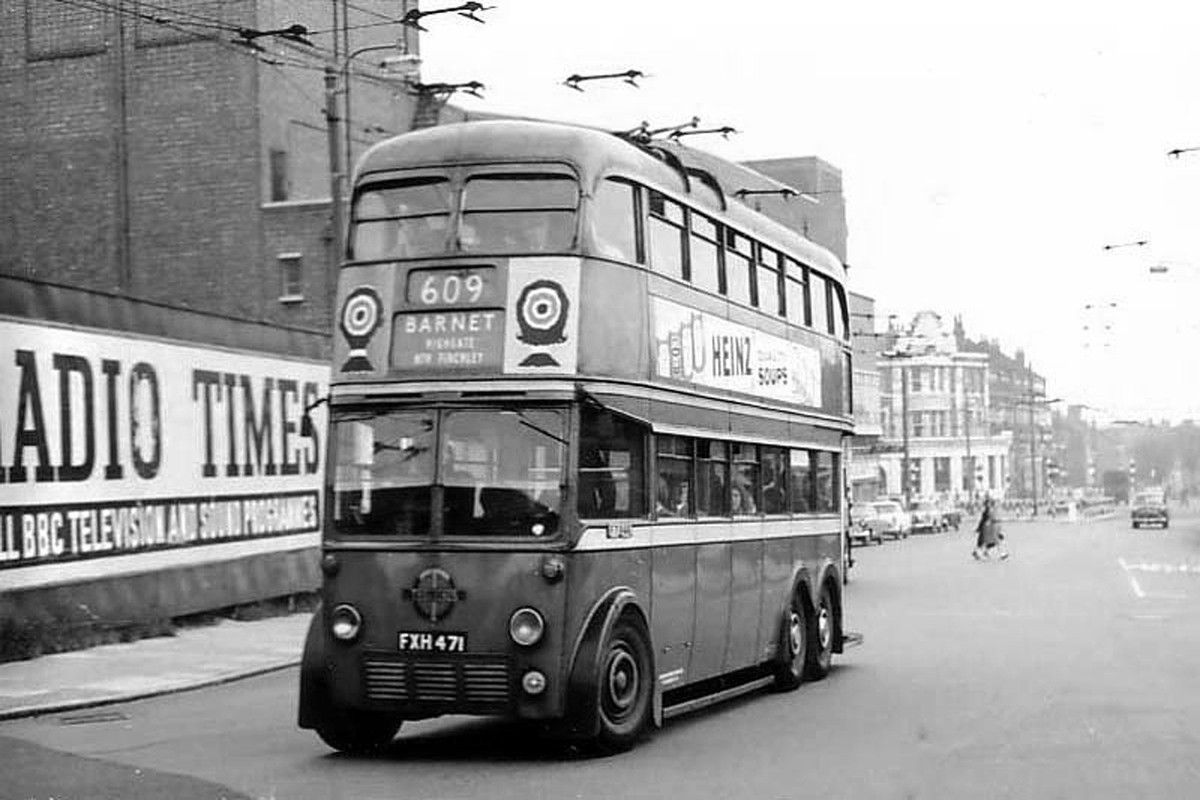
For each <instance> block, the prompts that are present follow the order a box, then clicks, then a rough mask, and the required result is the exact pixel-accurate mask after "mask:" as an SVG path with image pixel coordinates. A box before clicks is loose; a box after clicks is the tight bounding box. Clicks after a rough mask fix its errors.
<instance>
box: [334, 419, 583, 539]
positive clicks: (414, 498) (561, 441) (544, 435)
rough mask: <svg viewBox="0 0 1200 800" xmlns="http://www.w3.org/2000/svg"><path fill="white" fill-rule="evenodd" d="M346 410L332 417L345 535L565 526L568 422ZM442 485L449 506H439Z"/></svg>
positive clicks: (531, 532) (337, 519) (520, 531)
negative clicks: (436, 522) (561, 523)
mask: <svg viewBox="0 0 1200 800" xmlns="http://www.w3.org/2000/svg"><path fill="white" fill-rule="evenodd" d="M438 413H439V412H435V411H400V410H395V411H378V412H377V411H368V412H347V413H345V414H342V415H341V416H339V417H335V418H334V420H333V423H332V425H333V433H332V436H333V444H334V454H333V460H332V465H333V470H332V475H333V478H332V487H331V488H332V497H331V508H332V516H333V522H334V530H335V532H337V533H339V534H344V535H351V536H355V535H375V536H406V537H407V536H418V537H420V536H427V535H430V534H432V533H433V531H434V519H435V516H437V515H440V521H441V531H442V535H444V536H519V537H526V536H529V537H545V536H551V535H553V534H555V533H556V532H557V531H558V527H559V517H560V513H561V502H562V496H561V495H562V486H563V484H564V482H565V477H564V464H565V453H566V444H565V442H566V439H565V432H566V423H565V419H564V415H563V413H562V412H560V411H557V410H544V409H515V410H510V409H503V410H501V409H486V410H481V409H471V410H447V411H442V412H440V414H441V419H440V422H439V420H438ZM435 487H440V494H441V507H440V509H438V508H435V504H436V503H437V502H438V500H437V498H438V494H437V493H436V492H435V491H434V489H435Z"/></svg>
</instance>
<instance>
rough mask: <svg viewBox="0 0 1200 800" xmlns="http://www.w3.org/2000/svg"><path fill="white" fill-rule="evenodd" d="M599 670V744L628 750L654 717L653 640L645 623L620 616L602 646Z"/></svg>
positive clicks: (611, 748) (603, 747) (602, 746)
mask: <svg viewBox="0 0 1200 800" xmlns="http://www.w3.org/2000/svg"><path fill="white" fill-rule="evenodd" d="M599 670H600V672H599V674H598V675H597V676H596V677H597V680H596V683H597V687H598V695H597V698H596V701H597V712H598V716H599V718H600V732H599V734H598V737H597V744H598V745H599V746H600V749H601V750H603V751H606V752H618V751H621V750H628V749H629V748H630V747H632V746H633V744H634V742H636V741H637V739H638V736H640V735H641V733H642V731H643V730H644V729H645V727H646V724H647V723H648V722H649V720H650V708H651V696H650V693H651V691H652V689H653V687H654V676H653V675H652V674H651V672H652V671H653V668H652V667H651V661H650V641H649V638H648V637H647V636H646V633H645V631H644V630H643V629H642V626H641V625H639V624H637V623H636V622H634V621H632V620H631V619H630V618H629V617H622V618H621V619H619V620H617V622H616V624H615V625H613V629H612V631H611V632H610V633H609V635H608V638H607V639H606V640H605V642H604V646H603V648H602V649H601V653H600V660H599Z"/></svg>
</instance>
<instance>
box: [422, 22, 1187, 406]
mask: <svg viewBox="0 0 1200 800" xmlns="http://www.w3.org/2000/svg"><path fill="white" fill-rule="evenodd" d="M454 4H455V2H454V0H445V1H444V2H439V3H434V2H431V0H425V2H423V3H422V8H423V9H425V10H430V9H433V8H440V7H446V6H450V5H454ZM479 16H480V17H481V18H482V19H484V20H485V23H484V24H478V23H475V22H472V21H470V20H466V19H463V18H462V17H460V16H458V15H455V14H444V15H437V16H434V17H431V18H427V19H426V20H425V25H426V27H427V28H428V29H429V31H428V32H427V33H423V34H422V37H421V50H422V56H423V65H422V79H423V80H424V81H426V82H433V81H446V82H459V81H466V80H479V81H482V82H483V83H484V84H485V85H486V87H487V88H486V89H485V91H484V93H483V94H484V98H483V99H482V100H477V99H475V98H471V97H467V96H463V95H458V96H456V98H455V102H456V103H459V104H460V105H462V106H463V107H466V108H470V109H477V110H482V111H489V112H494V113H512V114H518V115H523V116H533V117H545V118H549V119H556V120H563V121H568V122H579V123H583V124H589V125H598V126H603V127H608V128H611V129H613V130H624V129H629V128H633V127H635V126H636V125H638V124H639V123H640V122H642V121H643V120H646V121H649V122H650V124H651V126H652V127H659V126H667V125H672V124H676V123H681V122H685V121H687V120H689V119H690V118H691V117H692V116H694V115H695V116H699V117H700V119H701V126H702V127H716V126H720V125H732V126H733V127H735V128H737V129H738V131H739V133H738V134H737V135H734V136H732V137H730V138H729V140H728V141H725V140H722V139H721V138H720V137H717V136H711V137H695V138H691V139H689V140H687V141H688V142H689V143H690V144H691V145H692V146H695V147H699V148H701V149H704V150H708V151H710V152H713V153H716V154H718V155H721V156H723V157H727V158H730V159H733V160H748V159H758V158H773V157H783V156H805V155H815V156H818V157H820V158H822V159H824V160H825V161H827V162H829V163H831V164H833V165H834V166H836V167H837V168H838V169H840V170H841V171H842V178H843V186H844V190H845V196H846V197H845V201H846V214H847V225H848V229H849V239H848V245H847V250H848V253H847V261H848V263H849V264H850V278H849V288H850V289H851V290H853V291H855V292H858V293H861V294H865V295H867V296H869V297H873V298H874V299H875V301H876V310H877V313H878V317H879V319H880V320H885V319H886V317H887V316H888V315H889V314H896V315H898V316H899V318H900V319H901V320H908V319H911V317H912V315H913V314H914V313H916V312H917V311H921V310H925V309H930V310H933V311H936V312H938V313H940V314H941V315H942V316H943V317H944V318H946V319H952V318H953V317H954V316H956V315H961V316H962V318H963V323H964V325H965V326H966V329H967V333H968V335H970V336H971V337H972V338H980V337H984V338H989V339H996V340H998V341H999V342H1000V344H1001V346H1002V347H1003V348H1004V349H1005V350H1006V351H1007V352H1009V353H1012V352H1013V351H1015V350H1016V349H1018V348H1021V349H1023V350H1024V351H1025V352H1026V354H1027V355H1028V357H1029V358H1030V360H1031V362H1032V364H1033V367H1034V369H1035V370H1036V371H1038V372H1039V373H1041V374H1043V375H1045V377H1046V379H1047V391H1048V393H1049V394H1050V395H1051V396H1052V397H1060V398H1062V399H1063V400H1064V401H1066V402H1069V403H1079V404H1084V405H1087V406H1089V407H1090V408H1091V409H1092V410H1093V413H1095V414H1096V415H1097V416H1099V417H1100V418H1101V419H1104V418H1107V419H1139V420H1145V419H1156V420H1158V419H1170V420H1173V421H1178V420H1180V419H1185V418H1195V419H1200V391H1198V390H1200V366H1197V362H1198V361H1200V359H1197V358H1196V357H1195V354H1197V353H1200V314H1197V313H1196V310H1197V307H1198V306H1200V224H1198V223H1200V151H1197V152H1195V153H1184V154H1182V155H1180V156H1178V157H1174V158H1173V157H1170V156H1168V155H1167V153H1168V151H1169V150H1172V149H1174V148H1187V147H1200V46H1198V45H1197V42H1200V4H1197V3H1194V2H1193V3H1187V2H1182V1H1181V2H1155V1H1154V0H1151V1H1150V2H1138V3H1127V2H1121V3H1116V2H1105V0H1098V1H1097V2H1087V3H1084V2H1077V1H1076V0H1064V1H1062V2H1055V0H1042V2H1028V1H1027V0H1012V1H1011V2H1005V3H979V2H976V3H967V2H962V1H961V0H958V1H957V2H940V1H935V0H912V1H911V2H905V3H896V2H885V1H884V0H858V1H856V0H846V1H845V2H840V3H836V4H831V3H827V2H822V3H818V2H810V0H791V1H789V2H767V1H766V0H740V2H736V3H733V2H724V3H709V2H697V1H696V0H693V1H692V2H675V1H674V0H670V1H666V2H664V1H663V0H656V1H655V2H650V0H640V2H634V1H633V0H605V2H595V0H592V1H590V2H583V1H582V0H494V7H492V8H490V9H488V10H486V11H483V12H480V15H479ZM626 69H639V70H641V71H643V72H645V73H647V76H648V77H646V78H645V79H644V80H642V81H641V82H640V84H641V85H640V88H634V87H631V86H628V85H626V84H624V83H621V82H617V81H613V82H607V83H593V84H589V85H588V86H587V91H585V92H583V93H580V92H576V91H573V90H571V89H569V88H567V87H565V86H563V85H562V81H563V79H564V78H566V76H568V75H570V74H573V73H579V74H592V73H604V72H616V71H623V70H626ZM1142 240H1145V241H1146V242H1147V244H1145V245H1140V246H1138V245H1133V244H1129V243H1132V242H1137V241H1142ZM1106 245H1128V246H1120V247H1112V248H1110V249H1107V250H1106V249H1105V246H1106ZM1154 265H1166V266H1167V271H1166V272H1159V273H1152V272H1151V271H1150V267H1151V266H1154ZM881 324H882V323H881Z"/></svg>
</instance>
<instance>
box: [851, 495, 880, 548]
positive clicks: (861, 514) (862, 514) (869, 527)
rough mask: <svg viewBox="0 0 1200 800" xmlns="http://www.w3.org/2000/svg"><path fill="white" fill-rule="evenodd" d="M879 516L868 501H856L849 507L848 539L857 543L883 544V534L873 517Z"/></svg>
mask: <svg viewBox="0 0 1200 800" xmlns="http://www.w3.org/2000/svg"><path fill="white" fill-rule="evenodd" d="M877 516H879V515H878V514H877V513H876V512H875V507H874V506H873V505H872V504H870V503H858V504H856V505H855V506H854V507H853V508H852V509H850V541H851V542H853V543H855V544H858V543H860V542H861V543H863V544H883V535H882V534H881V533H880V532H879V526H878V524H877V523H876V522H875V518H876V517H877Z"/></svg>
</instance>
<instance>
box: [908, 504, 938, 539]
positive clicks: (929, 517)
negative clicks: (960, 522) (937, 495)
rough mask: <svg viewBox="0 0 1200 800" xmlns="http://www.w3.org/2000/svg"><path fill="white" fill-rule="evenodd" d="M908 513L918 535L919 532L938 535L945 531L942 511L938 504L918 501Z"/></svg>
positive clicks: (913, 528) (914, 531)
mask: <svg viewBox="0 0 1200 800" xmlns="http://www.w3.org/2000/svg"><path fill="white" fill-rule="evenodd" d="M908 513H909V515H910V516H911V517H912V530H913V533H917V532H918V531H928V532H929V533H938V532H940V531H942V530H943V529H944V525H943V522H942V510H941V509H940V508H938V505H937V503H934V502H931V501H929V500H918V501H916V502H915V503H913V504H912V508H911V509H910V510H909V512H908Z"/></svg>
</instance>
